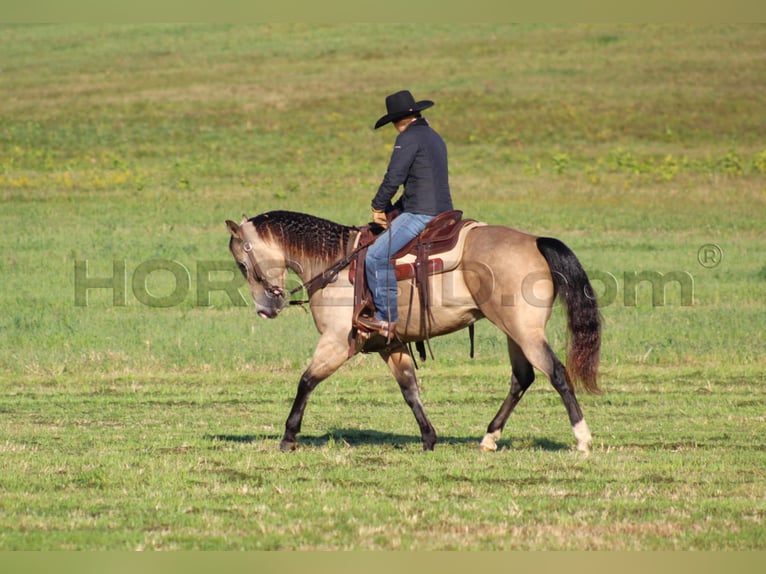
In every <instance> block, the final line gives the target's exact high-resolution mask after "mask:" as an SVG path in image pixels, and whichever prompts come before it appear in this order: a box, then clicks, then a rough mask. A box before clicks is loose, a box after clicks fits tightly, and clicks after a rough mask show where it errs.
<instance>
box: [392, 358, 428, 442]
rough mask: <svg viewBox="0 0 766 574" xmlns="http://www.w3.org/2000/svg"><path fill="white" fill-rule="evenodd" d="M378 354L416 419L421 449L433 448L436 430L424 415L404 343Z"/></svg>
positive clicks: (413, 371) (413, 372) (411, 364)
mask: <svg viewBox="0 0 766 574" xmlns="http://www.w3.org/2000/svg"><path fill="white" fill-rule="evenodd" d="M380 356H381V357H383V360H384V361H386V364H387V365H388V367H389V368H390V369H391V372H392V373H393V374H394V377H396V382H397V383H399V388H400V389H401V390H402V395H403V396H404V400H405V401H406V402H407V404H408V405H409V406H410V408H411V409H412V413H413V414H414V415H415V420H417V421H418V426H419V427H420V436H421V437H422V439H423V450H433V449H434V445H435V444H436V431H435V430H434V427H433V426H432V425H431V421H429V420H428V416H426V412H425V410H424V409H423V403H421V402H420V391H419V390H418V380H417V378H416V377H415V364H414V363H413V362H412V357H410V354H409V353H408V352H407V350H406V349H405V347H404V345H397V346H395V347H392V348H389V349H386V350H385V351H381V353H380Z"/></svg>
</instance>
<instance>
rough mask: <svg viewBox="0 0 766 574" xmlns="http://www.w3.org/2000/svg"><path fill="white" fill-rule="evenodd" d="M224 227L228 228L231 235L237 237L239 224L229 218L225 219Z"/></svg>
mask: <svg viewBox="0 0 766 574" xmlns="http://www.w3.org/2000/svg"><path fill="white" fill-rule="evenodd" d="M226 227H228V228H229V233H231V236H232V237H235V238H237V239H239V225H237V224H236V223H234V222H233V221H232V220H231V219H227V220H226Z"/></svg>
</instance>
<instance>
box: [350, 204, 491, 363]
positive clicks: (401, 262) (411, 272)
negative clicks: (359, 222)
mask: <svg viewBox="0 0 766 574" xmlns="http://www.w3.org/2000/svg"><path fill="white" fill-rule="evenodd" d="M474 225H479V224H478V222H476V220H473V219H463V212H462V211H460V210H452V211H446V212H444V213H441V214H439V215H437V216H436V217H434V218H433V219H432V220H431V221H429V222H428V225H426V227H425V229H424V230H423V231H422V232H421V233H420V234H419V235H418V236H417V237H415V238H413V239H412V240H411V241H410V242H409V243H408V244H407V245H405V246H404V247H403V248H402V249H400V250H399V251H398V252H397V253H395V254H394V255H393V256H392V258H391V261H392V262H393V263H394V270H395V274H396V279H397V281H402V280H406V279H413V280H414V283H415V285H416V287H417V291H418V298H419V302H420V311H421V317H420V321H421V325H422V326H423V330H424V335H425V336H424V339H425V340H428V338H429V335H430V317H431V311H430V308H429V305H430V293H429V282H428V277H429V276H430V275H434V274H437V273H445V272H447V271H451V270H452V269H454V268H455V267H457V265H458V264H459V262H460V256H461V253H459V252H462V241H461V239H462V238H463V237H464V234H461V231H462V230H463V229H464V228H466V227H468V226H471V227H473V226H474ZM373 237H374V234H373V231H372V229H371V228H370V226H366V227H364V228H362V232H361V233H360V238H359V245H364V244H367V243H370V242H372V241H373ZM459 243H460V245H458V244H459ZM453 250H454V251H455V253H452V251H453ZM366 253H367V249H366V248H365V249H363V250H361V251H360V252H359V255H358V257H356V258H355V259H354V261H352V262H351V265H350V267H349V280H350V281H351V283H352V284H353V285H354V314H353V319H352V321H353V323H352V343H351V348H350V349H349V355H352V354H354V352H355V351H360V350H361V351H365V348H364V347H365V344H366V343H367V341H368V340H369V339H370V333H369V332H367V331H366V330H365V329H364V327H362V326H361V325H359V324H358V323H357V319H358V317H360V316H362V315H366V316H372V315H373V314H374V312H375V305H374V303H373V299H372V293H370V290H369V288H368V286H367V280H366V275H365V270H364V260H365V255H366ZM448 254H449V255H448ZM445 261H446V265H445ZM410 319H411V317H410V316H409V314H408V316H407V322H408V323H409V321H410ZM418 349H419V351H420V356H421V359H425V352H424V350H423V347H422V343H420V344H419V345H418Z"/></svg>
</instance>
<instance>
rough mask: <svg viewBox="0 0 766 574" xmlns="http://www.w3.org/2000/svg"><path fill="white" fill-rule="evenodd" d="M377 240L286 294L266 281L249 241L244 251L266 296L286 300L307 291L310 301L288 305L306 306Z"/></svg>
mask: <svg viewBox="0 0 766 574" xmlns="http://www.w3.org/2000/svg"><path fill="white" fill-rule="evenodd" d="M374 241H375V240H374V239H373V240H372V241H369V242H367V243H364V244H362V245H359V246H357V247H356V249H354V250H353V251H352V252H351V253H349V254H348V255H346V256H345V257H343V258H342V259H340V260H339V261H336V262H335V263H333V264H332V265H330V267H328V268H327V269H325V270H324V271H321V272H320V273H318V274H317V275H314V276H313V277H312V278H311V279H309V280H308V281H305V282H303V283H301V284H300V285H298V286H297V287H295V288H293V289H291V290H290V291H289V292H285V290H284V288H283V287H280V286H279V285H274V284H273V283H269V281H268V279H266V276H265V275H264V273H263V272H262V271H261V268H260V266H259V265H258V261H257V260H256V259H255V255H253V244H252V243H250V242H249V241H243V243H242V249H244V251H245V253H247V258H248V261H249V263H250V268H251V269H252V276H253V279H255V281H256V282H258V283H260V284H261V285H262V286H263V289H264V291H266V294H267V295H268V296H269V297H278V298H280V299H282V300H284V299H285V296H286V295H294V294H295V293H298V292H299V291H302V290H304V289H305V290H306V293H307V294H308V299H300V300H296V299H291V300H290V301H288V304H290V305H304V304H307V303H309V299H310V298H311V296H312V295H313V294H314V293H316V292H317V291H319V290H321V289H324V288H325V287H327V285H329V284H330V283H333V282H334V281H336V280H337V279H338V273H340V271H341V270H342V269H343V268H344V267H347V266H348V265H349V264H350V263H351V262H352V261H353V260H354V259H356V257H357V255H359V252H360V251H362V250H363V249H366V248H367V247H369V246H370V245H372V243H373V242H374Z"/></svg>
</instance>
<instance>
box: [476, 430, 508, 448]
mask: <svg viewBox="0 0 766 574" xmlns="http://www.w3.org/2000/svg"><path fill="white" fill-rule="evenodd" d="M501 434H503V431H501V430H496V431H495V432H492V433H487V434H485V435H484V438H483V439H481V443H480V444H479V448H480V449H481V450H483V451H484V452H495V451H496V450H497V441H498V440H499V439H500V435H501Z"/></svg>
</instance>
